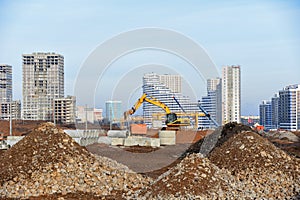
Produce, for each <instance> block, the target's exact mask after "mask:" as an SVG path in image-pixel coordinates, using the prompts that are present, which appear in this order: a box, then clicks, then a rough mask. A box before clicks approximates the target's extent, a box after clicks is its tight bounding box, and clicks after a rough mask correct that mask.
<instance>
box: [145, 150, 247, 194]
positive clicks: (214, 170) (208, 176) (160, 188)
mask: <svg viewBox="0 0 300 200" xmlns="http://www.w3.org/2000/svg"><path fill="white" fill-rule="evenodd" d="M242 188H244V186H243V183H240V182H239V181H237V180H236V178H235V177H234V176H232V175H231V174H230V172H229V171H227V170H221V169H219V168H218V167H217V166H215V165H214V164H212V163H211V162H210V161H209V160H208V159H207V158H204V157H202V156H201V154H190V155H188V156H187V157H185V158H184V159H183V160H182V161H181V162H180V163H179V164H178V165H176V166H175V167H173V168H172V169H171V170H169V171H168V172H166V173H164V174H163V175H162V176H160V177H159V178H158V179H157V180H156V181H155V182H153V184H152V185H151V186H150V187H149V188H148V189H147V191H146V192H144V193H143V195H142V196H143V197H144V198H146V199H170V198H171V199H173V198H178V199H216V198H219V199H226V198H227V199H230V198H231V199H232V198H233V199H238V198H241V197H242V196H241V192H240V191H239V190H238V189H242Z"/></svg>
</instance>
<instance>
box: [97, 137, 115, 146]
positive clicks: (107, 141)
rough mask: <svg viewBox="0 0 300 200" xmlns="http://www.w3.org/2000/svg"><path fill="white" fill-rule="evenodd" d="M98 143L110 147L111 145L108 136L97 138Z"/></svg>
mask: <svg viewBox="0 0 300 200" xmlns="http://www.w3.org/2000/svg"><path fill="white" fill-rule="evenodd" d="M98 143H102V144H108V145H110V144H111V143H112V138H110V137H108V136H102V137H99V138H98Z"/></svg>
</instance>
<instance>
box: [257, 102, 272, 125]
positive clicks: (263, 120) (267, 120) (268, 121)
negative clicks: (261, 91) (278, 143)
mask: <svg viewBox="0 0 300 200" xmlns="http://www.w3.org/2000/svg"><path fill="white" fill-rule="evenodd" d="M259 117H260V121H259V123H260V125H263V126H264V127H265V129H266V130H270V129H272V128H273V122H272V117H273V115H272V103H271V101H266V100H265V101H262V103H261V104H260V105H259Z"/></svg>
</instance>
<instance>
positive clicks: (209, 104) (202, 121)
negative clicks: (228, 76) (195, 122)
mask: <svg viewBox="0 0 300 200" xmlns="http://www.w3.org/2000/svg"><path fill="white" fill-rule="evenodd" d="M221 100H222V88H221V79H220V78H215V79H208V80H207V96H204V97H202V99H201V100H200V101H199V103H200V105H201V106H202V108H203V109H204V110H205V111H206V112H208V113H209V114H210V117H211V118H213V119H214V120H215V121H216V122H217V123H218V124H221V123H222V101H221ZM199 125H200V127H203V128H211V127H216V125H214V124H213V123H212V122H211V120H210V119H208V118H207V117H200V118H199Z"/></svg>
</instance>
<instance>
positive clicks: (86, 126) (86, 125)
mask: <svg viewBox="0 0 300 200" xmlns="http://www.w3.org/2000/svg"><path fill="white" fill-rule="evenodd" d="M87 110H88V108H87V104H85V130H86V131H87V128H88V124H87V120H88V119H87V116H88V115H87Z"/></svg>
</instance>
